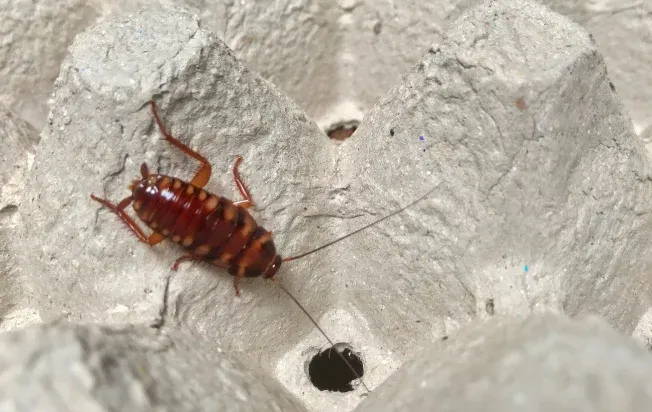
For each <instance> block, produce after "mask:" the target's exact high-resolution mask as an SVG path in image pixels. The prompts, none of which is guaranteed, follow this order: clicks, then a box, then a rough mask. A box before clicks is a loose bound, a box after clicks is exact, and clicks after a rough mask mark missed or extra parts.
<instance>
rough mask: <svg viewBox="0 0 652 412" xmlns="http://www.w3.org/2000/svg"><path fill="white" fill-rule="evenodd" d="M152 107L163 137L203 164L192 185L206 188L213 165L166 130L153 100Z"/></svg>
mask: <svg viewBox="0 0 652 412" xmlns="http://www.w3.org/2000/svg"><path fill="white" fill-rule="evenodd" d="M150 105H151V106H152V114H154V119H156V124H157V125H158V128H159V130H160V131H161V133H162V134H163V136H165V140H167V141H168V142H170V143H171V144H173V145H174V146H175V147H176V148H177V149H179V150H181V151H182V152H183V153H185V154H187V155H188V156H190V157H192V158H193V159H196V160H199V161H200V162H201V164H202V165H201V167H200V168H199V170H197V173H195V176H194V177H193V178H192V180H191V181H190V183H191V184H192V185H193V186H196V187H204V186H206V183H208V181H209V180H210V178H211V164H210V163H208V160H207V159H206V158H205V157H204V156H202V155H201V154H199V153H197V152H196V151H194V150H192V149H191V148H190V147H188V146H186V145H185V144H184V143H183V142H181V141H180V140H179V139H177V138H176V137H174V136H172V135H171V134H170V133H169V132H168V131H167V130H165V126H164V125H163V122H162V121H161V118H160V117H159V115H158V111H157V109H156V102H155V101H154V100H151V101H150Z"/></svg>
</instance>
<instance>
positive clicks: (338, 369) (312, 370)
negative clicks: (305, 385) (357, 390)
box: [308, 344, 364, 392]
mask: <svg viewBox="0 0 652 412" xmlns="http://www.w3.org/2000/svg"><path fill="white" fill-rule="evenodd" d="M338 346H339V347H340V348H341V347H342V344H336V345H335V346H333V347H331V348H328V349H325V350H323V351H322V352H320V353H318V354H317V355H315V356H314V357H313V358H312V359H311V360H310V364H309V365H308V375H309V377H310V381H311V382H312V384H313V385H315V387H316V388H317V389H319V390H321V391H331V392H351V391H352V390H353V385H351V382H353V381H354V380H356V379H357V378H356V376H355V375H354V374H353V372H352V371H351V369H349V367H348V366H347V365H346V363H344V361H343V360H342V358H341V357H340V356H338V354H337V353H335V351H336V350H337V349H336V348H337V347H338ZM341 352H342V355H344V357H345V358H346V360H347V361H349V363H350V364H351V366H352V367H353V369H354V370H355V371H356V372H357V373H358V375H359V376H360V377H361V378H362V377H363V375H364V365H363V364H362V359H360V357H359V356H358V355H357V354H355V353H353V352H352V351H351V349H349V348H348V347H347V348H345V349H344V350H342V351H341Z"/></svg>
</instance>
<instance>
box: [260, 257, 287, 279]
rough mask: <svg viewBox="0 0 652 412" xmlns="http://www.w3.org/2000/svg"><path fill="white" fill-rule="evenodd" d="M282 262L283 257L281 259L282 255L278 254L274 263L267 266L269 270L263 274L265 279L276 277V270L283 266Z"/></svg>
mask: <svg viewBox="0 0 652 412" xmlns="http://www.w3.org/2000/svg"><path fill="white" fill-rule="evenodd" d="M282 263H283V259H281V257H280V256H278V255H276V257H275V258H274V260H273V261H272V264H271V265H269V266H268V267H267V270H266V271H265V274H264V275H263V279H270V278H272V277H274V275H275V274H276V272H277V271H278V270H279V269H280V268H281V264H282Z"/></svg>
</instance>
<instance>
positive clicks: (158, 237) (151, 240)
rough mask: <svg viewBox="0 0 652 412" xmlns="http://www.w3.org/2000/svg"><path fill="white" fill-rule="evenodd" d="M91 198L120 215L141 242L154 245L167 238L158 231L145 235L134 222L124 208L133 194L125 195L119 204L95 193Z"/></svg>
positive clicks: (130, 200)
mask: <svg viewBox="0 0 652 412" xmlns="http://www.w3.org/2000/svg"><path fill="white" fill-rule="evenodd" d="M91 199H93V200H95V201H96V202H99V203H101V204H102V205H103V206H105V207H107V208H108V209H109V210H110V211H111V212H113V213H115V214H116V215H118V217H119V218H120V220H122V221H123V222H124V224H125V225H127V228H129V230H131V232H132V233H133V234H134V235H136V237H137V238H138V240H140V241H141V242H143V243H147V244H148V245H150V246H154V245H156V244H157V243H160V242H161V241H163V239H165V236H163V235H162V234H160V233H158V232H154V233H152V234H151V235H150V236H149V237H148V236H147V235H145V233H144V232H143V230H142V229H141V228H140V226H138V224H137V223H136V222H134V220H133V219H132V218H131V217H129V215H128V214H127V213H126V212H125V211H124V209H125V208H126V207H127V206H129V204H130V203H131V202H132V201H133V200H134V198H133V196H128V197H125V198H124V199H122V200H121V201H120V203H118V205H117V206H116V205H114V204H113V203H111V202H110V201H108V200H107V199H101V198H99V197H97V196H95V195H93V194H92V195H91Z"/></svg>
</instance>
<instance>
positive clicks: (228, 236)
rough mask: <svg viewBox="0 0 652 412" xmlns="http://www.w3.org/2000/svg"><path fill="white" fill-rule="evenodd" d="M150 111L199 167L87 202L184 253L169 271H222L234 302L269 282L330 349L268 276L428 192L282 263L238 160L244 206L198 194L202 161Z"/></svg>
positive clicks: (144, 171)
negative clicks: (245, 284)
mask: <svg viewBox="0 0 652 412" xmlns="http://www.w3.org/2000/svg"><path fill="white" fill-rule="evenodd" d="M150 105H151V108H152V113H153V115H154V119H155V120H156V123H157V125H158V127H159V129H160V131H161V133H162V134H163V136H164V137H165V139H166V140H167V141H168V142H170V143H171V144H172V145H174V146H176V147H177V148H178V149H179V150H181V151H182V152H183V153H185V154H187V155H188V156H190V157H192V158H194V159H196V160H198V161H199V162H200V163H201V167H200V168H199V170H198V171H197V173H196V174H195V176H194V177H193V178H192V180H191V181H190V182H189V183H188V182H185V181H183V180H180V179H177V178H175V177H171V176H166V175H160V174H153V173H150V171H149V169H148V167H147V165H146V164H145V163H143V164H142V165H141V167H140V172H141V175H142V178H141V179H137V180H134V181H133V182H132V183H131V185H130V186H129V189H130V190H131V195H129V196H127V197H126V198H124V199H122V200H121V201H120V202H119V203H118V204H117V205H115V204H113V203H111V202H110V201H109V200H107V199H101V198H98V197H97V196H95V195H93V194H91V198H92V199H93V200H95V201H97V202H99V203H101V204H102V205H104V206H106V207H107V208H108V209H109V210H111V211H112V212H113V213H115V214H116V215H118V217H120V219H121V220H122V221H123V222H124V223H125V224H126V225H127V227H128V228H129V230H130V231H131V232H132V233H134V234H135V235H136V237H137V238H138V239H139V240H140V241H142V242H144V243H147V244H148V245H150V246H153V245H156V244H158V243H160V242H161V241H163V240H165V239H167V238H169V239H171V240H172V241H173V242H175V243H178V244H180V245H181V246H183V247H184V248H185V249H186V251H187V252H188V253H186V254H185V255H182V256H181V257H179V258H178V259H177V260H176V261H175V262H174V264H173V265H172V269H173V270H178V268H179V264H180V263H181V262H184V261H193V260H194V261H202V262H207V263H210V264H212V265H215V266H218V267H220V268H224V269H227V270H228V272H229V273H230V274H231V275H233V276H234V281H233V285H234V287H235V292H236V296H237V295H239V294H240V292H239V289H238V280H239V279H240V278H245V277H260V276H262V277H263V278H264V279H270V280H272V281H274V283H276V284H277V285H278V286H279V287H280V288H281V289H282V290H283V291H284V292H285V293H286V294H287V295H288V296H289V297H290V298H291V299H292V300H293V301H294V302H295V303H296V304H297V305H298V306H299V308H300V309H301V310H302V311H303V312H304V313H305V314H306V315H307V316H308V318H309V319H310V320H311V321H312V323H313V324H314V325H315V327H316V328H317V329H318V330H319V331H320V332H321V333H322V335H324V337H325V338H326V340H328V342H329V343H330V344H331V345H332V346H335V344H334V343H333V341H332V340H331V339H330V338H329V337H328V336H327V335H326V333H325V332H324V331H323V330H322V329H321V327H320V326H319V325H318V324H317V322H316V321H315V320H314V319H313V318H312V316H310V314H309V313H308V312H307V311H306V309H305V308H304V307H303V306H302V305H301V304H300V303H299V301H298V300H297V299H296V298H295V297H294V296H293V295H292V294H291V293H290V292H289V291H288V290H287V289H286V288H285V287H284V286H283V285H281V284H280V283H278V282H276V281H275V280H274V275H275V274H276V272H277V271H278V269H279V268H280V267H281V264H282V262H287V261H291V260H295V259H299V258H301V257H304V256H307V255H309V254H312V253H314V252H316V251H318V250H321V249H324V248H326V247H328V246H330V245H332V244H334V243H336V242H339V241H340V240H343V239H344V238H347V237H349V236H351V235H354V234H356V233H358V232H360V231H362V230H364V229H366V228H368V227H370V226H372V225H375V224H377V223H379V222H381V221H383V220H385V219H387V218H389V217H391V216H393V215H395V214H397V213H399V212H401V211H402V210H404V209H406V208H408V207H410V206H412V205H413V204H415V203H417V202H418V201H420V200H422V199H424V198H425V197H426V196H428V195H429V194H430V193H431V192H432V191H433V190H434V188H433V189H432V190H430V191H429V192H428V193H426V194H425V195H424V196H422V197H420V198H419V199H417V200H416V201H414V202H412V203H411V204H409V205H407V206H405V207H403V208H401V209H399V210H397V211H395V212H393V213H391V214H389V215H386V216H385V217H383V218H381V219H378V220H376V221H375V222H372V223H370V224H368V225H365V226H364V227H362V228H360V229H358V230H356V231H354V232H351V233H349V234H347V235H345V236H343V237H341V238H339V239H336V240H334V241H332V242H329V243H327V244H325V245H323V246H321V247H319V248H316V249H313V250H311V251H309V252H306V253H303V254H301V255H298V256H293V257H289V258H285V259H284V258H282V257H281V256H279V255H278V254H277V253H276V247H275V245H274V241H273V239H272V234H271V232H269V231H267V230H265V229H264V228H263V227H261V226H259V225H258V223H256V221H255V220H254V218H253V217H252V216H251V215H250V214H249V212H248V210H247V209H248V208H250V207H251V206H252V205H253V204H254V203H253V200H252V198H251V195H250V194H249V191H248V190H247V187H246V186H245V184H244V183H243V182H242V179H241V178H240V174H239V173H238V166H239V165H240V163H241V162H242V157H240V156H238V157H237V158H236V161H235V165H234V166H233V180H234V181H235V185H236V187H237V188H238V190H239V191H240V193H241V194H242V197H244V200H241V201H237V202H233V201H231V200H229V199H227V198H224V197H220V196H217V195H214V194H212V193H210V192H208V191H206V190H204V189H203V187H204V186H205V185H206V184H207V183H208V180H209V179H210V177H211V165H210V163H209V162H208V160H207V159H206V158H205V157H204V156H202V155H201V154H199V153H198V152H196V151H194V150H192V149H191V148H189V147H188V146H186V145H185V144H183V143H182V142H181V141H180V140H178V139H176V138H175V137H173V136H172V135H171V134H170V133H168V132H167V131H166V129H165V127H164V126H163V123H162V121H161V119H160V117H159V115H158V113H157V109H156V103H155V102H154V101H151V102H150ZM131 203H133V208H134V210H135V212H136V214H137V216H138V218H139V219H140V220H141V221H143V222H144V223H145V224H146V225H147V226H148V227H149V228H150V229H152V230H153V232H152V234H151V235H149V236H147V235H145V233H144V232H143V230H142V229H141V228H140V226H138V224H137V223H136V222H135V221H134V220H133V219H132V218H131V217H130V216H129V215H128V214H127V213H126V212H125V209H126V208H127V206H129V204H131ZM335 352H337V353H338V354H339V355H340V357H341V358H342V360H343V361H344V362H345V363H346V364H347V365H348V367H349V369H351V371H352V372H353V374H354V376H356V378H357V379H359V380H360V381H361V383H362V385H363V386H364V387H365V389H367V392H369V389H368V388H367V386H366V385H365V383H364V381H362V378H361V377H360V376H359V374H358V373H357V372H356V371H355V369H354V368H353V367H352V366H351V364H350V363H349V362H348V361H347V359H346V358H345V357H344V356H343V355H342V354H341V353H340V352H339V351H338V350H336V351H335Z"/></svg>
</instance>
